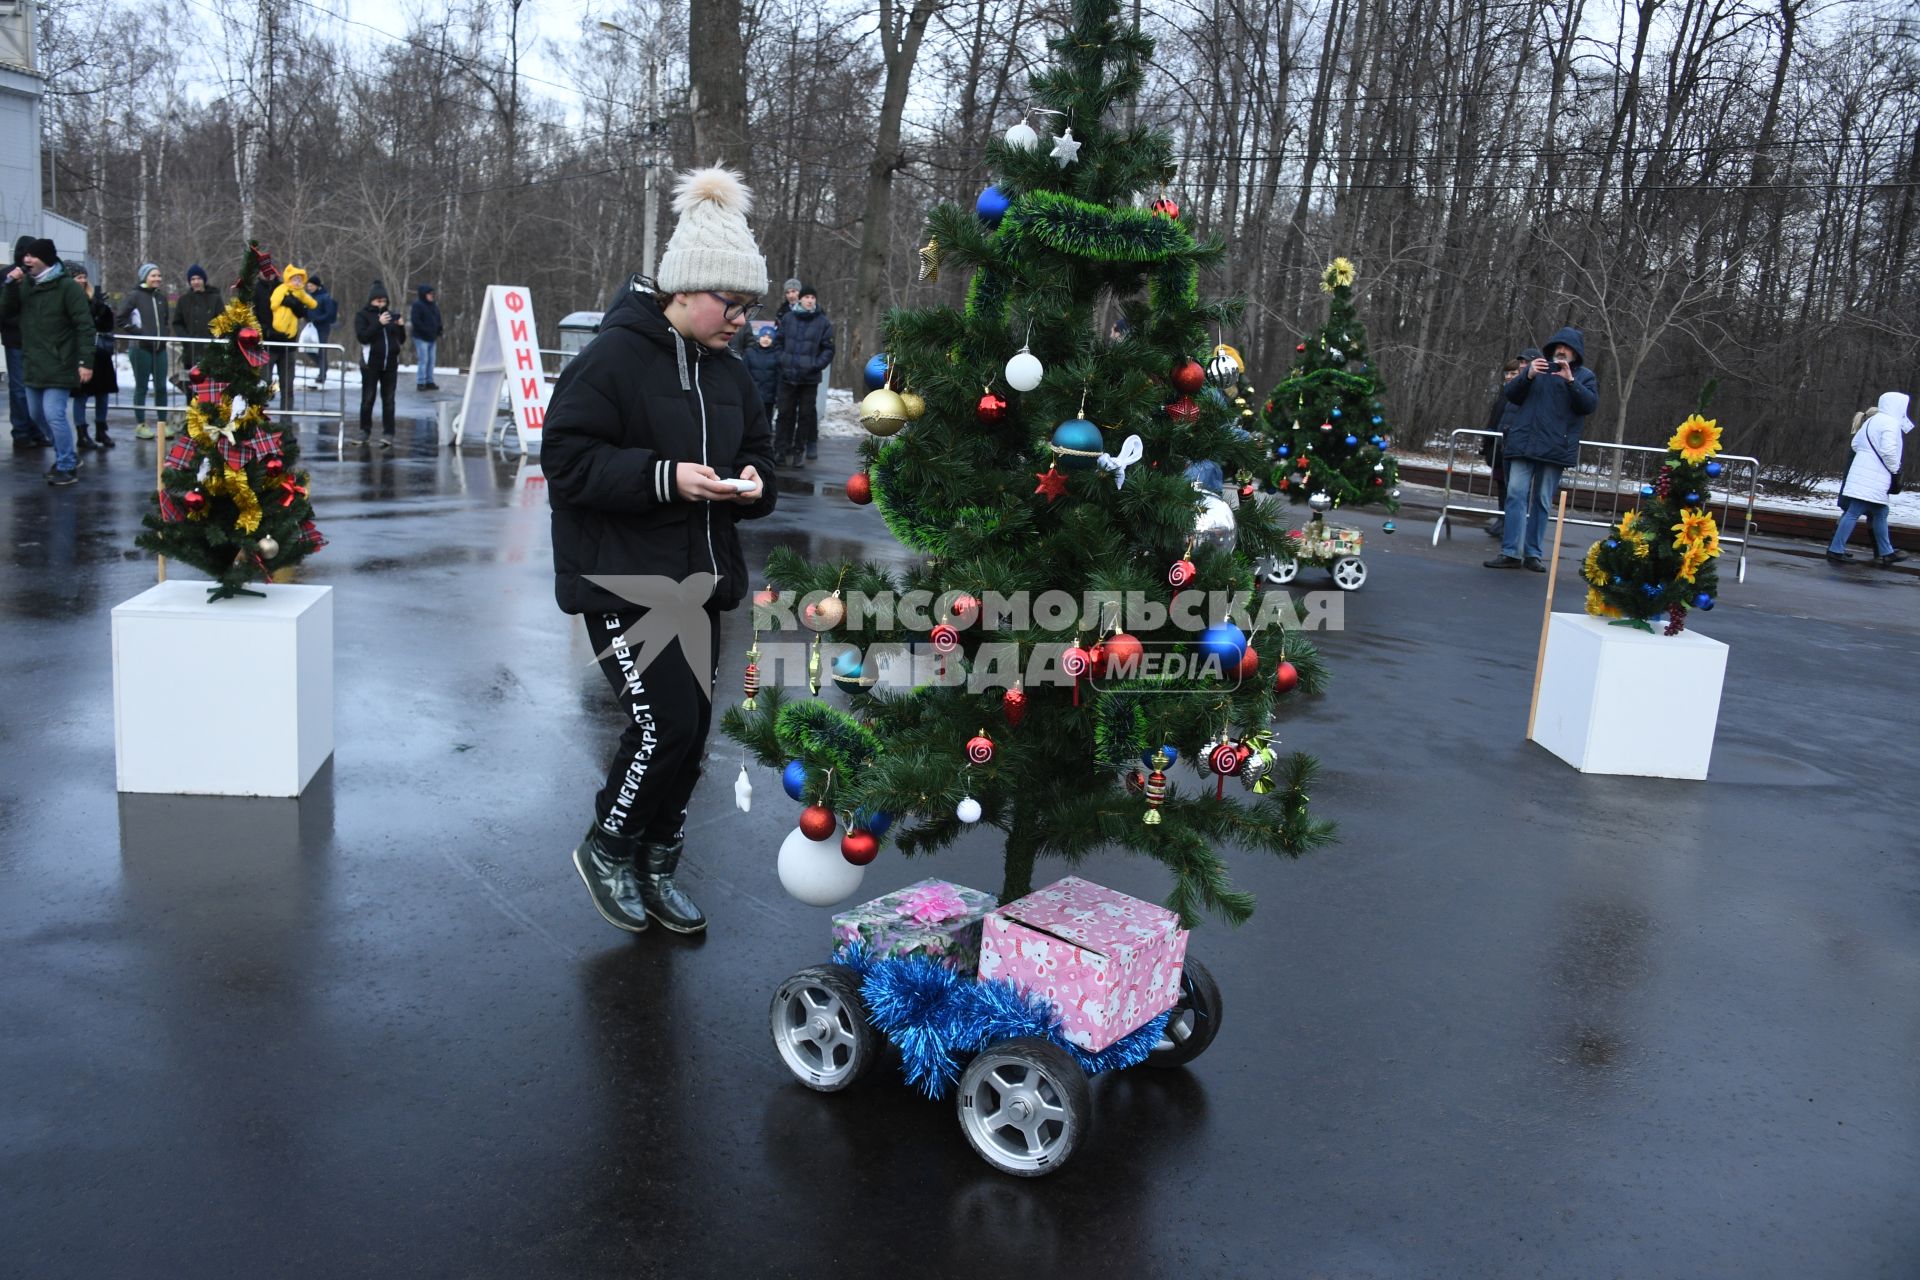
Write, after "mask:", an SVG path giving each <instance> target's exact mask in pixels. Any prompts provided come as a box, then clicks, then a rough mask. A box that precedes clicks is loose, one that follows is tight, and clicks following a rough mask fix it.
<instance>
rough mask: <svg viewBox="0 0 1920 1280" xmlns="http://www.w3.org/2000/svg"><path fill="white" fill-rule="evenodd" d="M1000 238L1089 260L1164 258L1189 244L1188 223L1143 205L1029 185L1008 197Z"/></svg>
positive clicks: (1020, 246) (1017, 246)
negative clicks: (1109, 203) (1124, 205)
mask: <svg viewBox="0 0 1920 1280" xmlns="http://www.w3.org/2000/svg"><path fill="white" fill-rule="evenodd" d="M1000 239H1001V240H1002V242H1004V243H1006V244H1009V245H1011V246H1013V247H1014V248H1015V249H1027V248H1037V249H1040V250H1043V251H1046V250H1050V251H1052V252H1055V253H1064V254H1069V255H1071V256H1073V257H1076V258H1086V259H1088V260H1089V261H1093V262H1166V261H1167V260H1169V259H1171V258H1173V257H1175V256H1176V255H1179V254H1183V253H1187V252H1189V251H1191V250H1192V249H1193V247H1194V245H1193V237H1192V236H1191V235H1190V234H1188V232H1187V229H1186V228H1185V227H1183V226H1181V225H1180V224H1179V223H1178V222H1175V221H1174V220H1173V219H1172V218H1163V217H1161V216H1160V215H1158V214H1155V213H1151V212H1149V211H1147V210H1145V209H1109V208H1106V207H1104V206H1101V205H1097V204H1090V203H1088V202H1087V201H1085V200H1079V199H1076V198H1074V197H1073V196H1069V195H1064V194H1062V193H1060V192H1058V191H1034V192H1031V193H1029V194H1027V195H1024V196H1022V197H1020V198H1019V199H1018V200H1016V201H1014V202H1013V207H1012V208H1011V209H1009V210H1008V211H1007V216H1006V217H1005V219H1003V220H1002V221H1001V223H1000Z"/></svg>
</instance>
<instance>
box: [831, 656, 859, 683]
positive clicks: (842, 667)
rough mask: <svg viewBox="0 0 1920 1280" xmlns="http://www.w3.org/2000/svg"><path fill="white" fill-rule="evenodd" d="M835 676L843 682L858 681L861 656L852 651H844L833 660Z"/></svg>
mask: <svg viewBox="0 0 1920 1280" xmlns="http://www.w3.org/2000/svg"><path fill="white" fill-rule="evenodd" d="M833 674H834V675H835V676H837V677H839V678H840V679H842V680H858V679H859V678H860V655H859V654H858V653H857V652H855V651H854V650H852V649H842V650H841V651H840V652H839V654H837V655H836V656H835V657H834V659H833Z"/></svg>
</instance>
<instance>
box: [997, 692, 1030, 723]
mask: <svg viewBox="0 0 1920 1280" xmlns="http://www.w3.org/2000/svg"><path fill="white" fill-rule="evenodd" d="M1000 710H1001V711H1002V712H1003V713H1005V715H1006V717H1007V728H1009V729H1018V728H1019V727H1020V722H1021V721H1022V720H1024V719H1026V718H1027V695H1026V692H1025V691H1024V690H1021V689H1009V690H1007V691H1006V692H1005V693H1004V694H1002V695H1001V696H1000Z"/></svg>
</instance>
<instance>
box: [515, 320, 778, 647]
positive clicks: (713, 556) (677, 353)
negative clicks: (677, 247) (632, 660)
mask: <svg viewBox="0 0 1920 1280" xmlns="http://www.w3.org/2000/svg"><path fill="white" fill-rule="evenodd" d="M772 455H773V438H772V434H771V432H770V431H769V430H768V427H767V414H766V410H765V409H764V408H762V407H761V404H760V394H759V392H758V391H757V390H755V388H754V385H753V379H752V377H751V376H750V375H749V374H748V373H747V367H746V366H745V365H744V364H742V363H741V362H740V361H739V360H738V359H736V358H734V356H733V354H732V353H731V352H727V351H709V350H707V349H706V348H705V347H702V346H699V345H698V344H696V343H693V342H689V341H688V340H687V339H685V338H683V337H681V336H680V335H679V333H678V332H676V331H675V330H674V329H673V327H672V326H671V325H669V324H668V323H667V318H666V315H665V314H664V313H663V312H662V311H661V310H660V303H659V301H658V299H656V298H655V297H654V296H653V295H651V294H646V293H641V292H639V291H637V290H632V289H629V290H628V291H627V292H625V293H623V294H622V295H621V296H620V298H619V300H618V301H617V302H615V303H614V304H613V307H612V308H611V309H610V310H608V312H607V314H606V316H605V317H604V318H603V319H602V320H601V321H600V333H599V336H598V337H596V338H594V340H593V341H592V342H590V343H588V344H587V348H586V350H584V351H582V352H581V353H580V354H579V355H577V356H575V357H574V358H573V359H572V360H571V361H570V362H569V363H568V364H567V367H566V369H565V370H563V371H562V372H561V374H560V380H559V382H558V383H556V384H555V385H554V388H553V396H552V399H551V401H550V402H549V404H548V406H547V416H546V423H545V429H544V430H543V432H542V440H541V445H540V464H541V467H542V468H543V469H544V470H545V472H546V476H547V494H548V499H549V501H550V502H551V503H552V505H553V570H554V579H555V580H554V596H555V598H556V599H558V600H559V602H560V607H561V609H563V610H565V611H566V612H567V613H587V612H590V611H595V610H604V611H609V612H611V611H616V610H627V609H631V608H633V607H634V606H633V605H632V603H631V602H628V601H624V600H622V599H621V598H620V597H619V596H617V595H615V594H613V593H612V592H610V591H607V590H606V589H604V588H602V587H599V586H596V585H594V584H593V583H591V582H588V581H586V577H587V576H588V575H603V574H604V575H659V576H663V577H669V578H672V579H673V580H674V581H676V582H681V581H685V580H686V579H687V578H688V577H689V576H690V575H692V574H696V573H713V574H717V575H719V579H720V581H719V583H718V585H717V586H715V588H714V591H713V596H712V598H711V600H710V604H712V605H717V606H718V607H719V608H722V609H731V608H732V607H733V606H734V605H736V604H739V603H740V600H741V597H743V596H744V595H746V592H747V565H746V559H745V557H744V556H742V555H741V552H740V538H739V535H738V534H737V533H736V532H735V531H734V527H733V526H734V522H735V521H736V520H752V519H754V518H756V517H759V516H763V515H766V514H767V513H768V512H769V511H772V510H773V504H774V490H775V486H774V468H773V456H772ZM681 462H704V463H706V464H707V465H708V466H710V467H712V468H713V469H714V471H716V472H717V473H719V474H720V475H721V476H724V477H727V478H732V477H735V476H738V475H739V474H740V473H741V471H742V470H744V469H745V468H746V467H748V466H751V467H752V468H753V469H754V471H755V472H757V473H758V474H759V476H760V480H761V496H760V499H759V501H757V502H754V503H752V504H750V505H747V506H740V505H738V504H735V503H728V502H687V501H685V500H684V499H682V498H680V497H679V495H678V493H677V492H676V491H675V489H674V466H675V464H677V463H681Z"/></svg>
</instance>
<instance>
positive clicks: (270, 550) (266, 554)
mask: <svg viewBox="0 0 1920 1280" xmlns="http://www.w3.org/2000/svg"><path fill="white" fill-rule="evenodd" d="M279 554H280V543H279V541H278V540H277V539H276V538H274V537H273V536H272V535H271V534H262V535H260V557H261V559H263V560H271V559H273V558H274V557H275V556H277V555H279Z"/></svg>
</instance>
